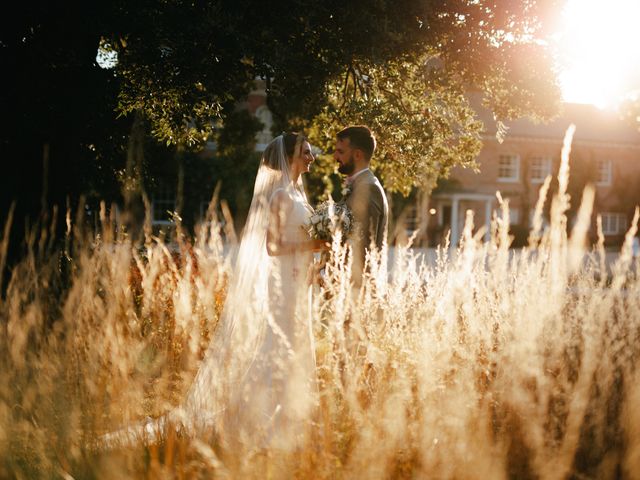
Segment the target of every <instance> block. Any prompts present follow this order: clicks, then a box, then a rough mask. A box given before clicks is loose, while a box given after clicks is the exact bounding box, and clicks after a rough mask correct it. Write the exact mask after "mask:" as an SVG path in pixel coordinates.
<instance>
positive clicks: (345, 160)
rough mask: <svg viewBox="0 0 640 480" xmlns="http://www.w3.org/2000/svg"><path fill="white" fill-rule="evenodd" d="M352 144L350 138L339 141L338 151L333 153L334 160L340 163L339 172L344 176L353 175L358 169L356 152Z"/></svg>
mask: <svg viewBox="0 0 640 480" xmlns="http://www.w3.org/2000/svg"><path fill="white" fill-rule="evenodd" d="M350 144H351V140H350V139H348V138H345V139H344V140H340V139H338V141H337V142H336V150H335V151H334V152H333V159H334V160H335V161H336V162H338V171H339V172H340V173H341V174H343V175H351V174H352V173H353V171H354V170H355V168H356V164H355V160H354V158H353V154H354V150H353V148H351V145H350Z"/></svg>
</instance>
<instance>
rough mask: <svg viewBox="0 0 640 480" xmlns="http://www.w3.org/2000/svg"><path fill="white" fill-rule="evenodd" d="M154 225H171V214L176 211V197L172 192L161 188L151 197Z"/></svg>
mask: <svg viewBox="0 0 640 480" xmlns="http://www.w3.org/2000/svg"><path fill="white" fill-rule="evenodd" d="M151 207H152V210H153V217H152V218H153V224H154V225H169V224H171V223H173V221H172V213H173V212H174V211H175V209H176V195H175V193H174V192H173V190H171V189H168V188H165V187H161V188H158V189H157V190H156V191H155V192H154V194H153V195H152V197H151Z"/></svg>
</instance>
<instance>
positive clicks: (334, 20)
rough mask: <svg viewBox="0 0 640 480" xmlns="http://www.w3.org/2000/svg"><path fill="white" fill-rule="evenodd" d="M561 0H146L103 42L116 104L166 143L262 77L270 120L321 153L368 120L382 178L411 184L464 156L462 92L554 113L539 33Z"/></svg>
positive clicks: (405, 187)
mask: <svg viewBox="0 0 640 480" xmlns="http://www.w3.org/2000/svg"><path fill="white" fill-rule="evenodd" d="M560 4H561V2H557V1H553V0H526V1H518V2H515V1H511V0H509V1H508V0H502V1H499V0H494V1H482V0H458V1H445V0H440V1H430V2H425V1H423V0H399V1H398V0H393V1H392V0H378V1H376V2H370V1H367V0H355V1H352V2H348V3H346V2H342V1H337V0H327V1H323V2H312V1H309V0H288V1H281V2H276V3H274V2H257V1H252V0H240V1H238V0H234V1H224V0H221V1H215V2H192V1H189V2H187V1H183V0H174V1H171V2H165V1H162V2H160V1H148V2H146V3H144V4H142V6H139V5H138V4H135V5H130V4H122V5H120V7H119V8H120V10H121V11H120V17H121V19H125V20H126V21H124V22H123V23H121V24H120V25H121V27H122V29H121V30H118V31H115V30H114V32H113V34H112V35H111V36H110V37H105V40H104V45H105V46H106V47H108V48H110V49H113V51H115V52H116V53H117V54H118V64H117V66H116V73H117V75H118V76H119V78H120V79H121V81H122V86H121V90H120V95H119V110H120V111H121V112H124V113H128V112H132V111H135V110H139V111H142V112H144V113H145V115H146V116H147V117H148V118H149V119H150V120H151V123H152V125H153V132H154V134H155V135H156V136H157V138H159V139H160V140H162V141H165V142H168V143H186V144H189V145H194V144H197V143H198V142H200V141H203V139H205V138H206V137H207V136H208V135H210V133H211V131H212V128H213V126H212V124H211V122H210V119H211V118H212V117H214V118H218V119H220V120H224V118H225V117H226V115H228V113H229V112H230V111H232V109H233V105H234V103H235V101H237V100H238V98H240V97H241V96H242V95H243V94H244V93H245V92H246V91H247V90H248V89H249V88H250V84H251V82H252V81H253V80H254V78H256V77H262V78H264V79H266V80H267V83H268V90H269V94H270V95H269V103H270V107H271V109H272V110H273V112H274V114H275V117H276V119H277V126H278V127H279V128H292V129H299V128H305V129H309V130H310V131H311V132H312V137H313V140H314V141H315V142H317V143H318V144H319V145H321V146H322V147H323V148H324V149H327V148H328V145H329V144H330V142H331V141H332V140H333V133H334V132H335V129H336V128H338V127H339V126H342V125H343V124H345V123H351V122H358V123H360V122H367V123H370V124H371V125H373V126H374V127H375V129H376V131H377V133H378V137H379V144H380V154H379V155H378V156H377V160H378V164H377V166H378V169H379V170H380V172H381V175H382V178H383V180H384V182H385V186H386V187H387V188H388V189H390V190H392V191H401V192H404V193H406V192H408V191H409V190H410V188H411V187H412V186H416V185H419V186H429V185H433V184H434V181H435V179H436V178H437V177H438V176H441V175H446V174H447V172H448V171H449V169H450V168H451V167H452V166H453V165H455V164H465V165H471V164H472V163H473V158H474V157H475V155H476V154H477V152H478V150H479V148H480V132H481V128H482V126H481V124H480V123H479V122H477V121H475V119H474V112H473V109H472V108H471V107H470V105H469V102H468V100H467V99H466V97H465V95H464V94H465V92H468V91H471V90H473V91H478V92H480V93H482V94H483V95H484V99H485V100H484V101H485V104H486V105H487V106H489V107H490V108H491V109H492V110H493V111H494V113H495V115H496V118H497V120H498V121H500V120H505V119H512V118H515V117H519V116H523V115H527V116H530V117H532V118H534V119H547V118H550V117H552V116H553V115H554V114H555V112H556V111H557V107H558V103H559V89H558V86H557V83H556V79H555V76H554V74H553V63H552V59H551V54H550V52H549V50H548V47H547V46H546V44H545V43H544V38H545V35H546V34H547V33H548V32H549V28H551V27H552V26H553V23H552V22H551V21H550V19H552V18H553V16H554V15H556V14H557V13H558V10H559V7H560V6H561V5H560ZM125 14H126V15H125ZM187 25H188V28H185V26H187ZM328 165H329V162H328V161H327V160H325V172H329V171H331V168H330V167H329V166H328Z"/></svg>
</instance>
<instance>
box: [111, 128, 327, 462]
mask: <svg viewBox="0 0 640 480" xmlns="http://www.w3.org/2000/svg"><path fill="white" fill-rule="evenodd" d="M313 161H314V157H313V154H312V152H311V146H310V145H309V142H308V141H307V139H306V138H305V137H304V136H302V135H301V134H297V133H284V134H282V135H280V136H278V137H276V138H275V139H274V140H273V141H272V142H271V143H269V145H268V146H267V148H266V149H265V151H264V154H263V156H262V159H261V162H260V167H259V169H258V174H257V177H256V181H255V185H254V191H253V198H252V200H251V206H250V208H249V214H248V217H247V222H246V224H245V228H244V231H243V234H242V240H241V242H240V247H239V250H238V255H237V260H236V264H235V268H234V271H233V275H232V277H231V281H230V285H229V289H228V293H227V298H226V301H225V306H224V309H223V312H222V314H221V317H220V322H219V326H218V328H217V330H216V332H215V334H214V338H213V340H212V341H211V344H210V345H209V347H208V349H207V352H206V354H205V357H204V359H203V361H202V363H201V365H200V368H199V370H198V372H197V373H196V377H195V379H194V382H193V384H192V386H191V387H190V389H189V392H188V393H187V398H186V401H185V402H184V403H183V404H182V405H181V406H180V407H178V408H176V409H175V410H173V411H171V412H170V413H169V414H167V415H165V416H164V417H161V418H160V419H157V420H155V421H152V422H148V423H146V424H144V425H141V426H139V427H127V428H125V429H124V430H122V431H119V432H113V433H108V434H105V435H104V436H103V437H102V444H103V445H112V444H121V443H123V442H127V441H131V440H134V439H136V438H139V437H140V435H143V436H145V437H146V438H147V439H148V440H153V439H154V438H156V437H157V436H158V435H159V434H160V433H161V432H162V431H163V430H164V428H165V427H167V426H169V425H170V424H178V425H182V426H184V427H185V428H186V433H188V434H196V433H198V432H202V431H205V432H210V431H211V430H213V433H214V434H215V435H216V436H217V437H218V439H219V441H220V442H221V444H223V446H226V447H229V448H231V449H233V450H234V451H239V450H240V449H241V448H246V449H262V448H276V449H279V450H291V449H294V448H295V447H296V446H299V445H300V443H301V442H302V441H304V435H305V429H306V426H307V425H308V420H309V419H310V418H311V417H312V413H313V411H314V409H315V407H316V406H317V404H318V392H317V387H316V375H315V354H314V341H313V335H312V323H311V311H310V310H311V308H310V304H311V298H310V295H311V285H310V281H309V278H310V275H309V273H310V269H311V267H312V264H313V252H315V251H320V250H323V249H326V248H328V247H327V245H326V244H325V242H324V241H321V240H312V239H311V238H310V237H309V236H308V234H307V232H306V231H305V230H304V228H303V227H304V223H305V221H306V220H307V219H308V218H309V217H310V216H311V214H312V213H313V209H312V208H311V206H310V205H309V203H308V201H307V197H306V194H305V192H304V188H303V184H302V178H301V175H302V174H303V173H306V172H308V171H309V167H310V165H311V163H313Z"/></svg>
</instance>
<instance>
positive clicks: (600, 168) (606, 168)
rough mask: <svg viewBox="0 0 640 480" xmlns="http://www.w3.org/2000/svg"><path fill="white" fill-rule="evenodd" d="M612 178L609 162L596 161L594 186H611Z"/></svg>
mask: <svg viewBox="0 0 640 480" xmlns="http://www.w3.org/2000/svg"><path fill="white" fill-rule="evenodd" d="M612 176H613V174H612V169H611V160H597V161H596V185H600V186H603V187H606V186H609V185H611V180H612Z"/></svg>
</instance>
